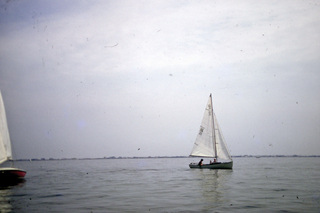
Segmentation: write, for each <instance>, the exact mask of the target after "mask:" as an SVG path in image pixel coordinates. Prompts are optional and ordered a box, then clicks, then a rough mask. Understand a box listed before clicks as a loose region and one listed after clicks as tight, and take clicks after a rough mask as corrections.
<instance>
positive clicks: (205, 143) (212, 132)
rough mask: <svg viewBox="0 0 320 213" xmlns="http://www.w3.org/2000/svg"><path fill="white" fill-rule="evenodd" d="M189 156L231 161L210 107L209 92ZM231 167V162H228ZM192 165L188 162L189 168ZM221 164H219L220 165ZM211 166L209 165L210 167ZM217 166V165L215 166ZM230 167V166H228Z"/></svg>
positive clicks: (210, 98) (210, 97)
mask: <svg viewBox="0 0 320 213" xmlns="http://www.w3.org/2000/svg"><path fill="white" fill-rule="evenodd" d="M190 156H194V157H210V158H215V159H219V160H222V161H225V162H226V161H229V162H232V159H231V156H230V153H229V151H228V148H227V146H226V143H225V140H224V138H223V135H222V132H221V129H220V127H219V124H218V121H217V118H216V115H215V114H214V112H213V107H212V95H211V94H210V96H209V100H208V103H207V106H206V108H205V111H204V115H203V118H202V122H201V126H200V130H199V133H198V135H197V138H196V141H195V143H194V145H193V149H192V151H191V154H190ZM230 165H231V168H232V163H231V164H230ZM193 166H194V165H192V164H190V168H196V167H193ZM220 166H221V165H220ZM211 167H212V166H210V168H211ZM216 167H217V166H216ZM228 167H230V166H228Z"/></svg>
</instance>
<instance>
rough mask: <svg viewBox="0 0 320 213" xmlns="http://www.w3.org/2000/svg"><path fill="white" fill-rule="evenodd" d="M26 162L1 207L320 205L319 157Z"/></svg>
mask: <svg viewBox="0 0 320 213" xmlns="http://www.w3.org/2000/svg"><path fill="white" fill-rule="evenodd" d="M197 161H198V159H194V158H161V159H103V160H60V161H32V162H27V161H25V162H24V161H22V162H16V163H15V166H16V167H19V168H23V169H26V170H27V172H28V173H27V176H26V181H25V182H23V183H19V184H17V185H14V186H8V187H1V189H0V212H320V158H316V157H312V158H311V157H310V158H303V157H296V158H291V157H285V158H284V157H283V158H276V157H273V158H249V157H248V158H234V169H233V170H208V169H189V167H188V164H189V163H190V162H197Z"/></svg>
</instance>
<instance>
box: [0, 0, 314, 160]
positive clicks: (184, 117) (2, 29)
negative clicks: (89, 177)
mask: <svg viewBox="0 0 320 213" xmlns="http://www.w3.org/2000/svg"><path fill="white" fill-rule="evenodd" d="M0 2H1V3H0V5H1V6H0V90H1V92H2V95H3V99H4V103H5V106H6V111H7V120H8V123H9V131H10V136H11V141H12V143H13V149H14V156H15V157H16V158H40V157H44V158H50V157H54V158H62V157H104V156H172V155H189V154H190V152H191V149H192V147H193V143H194V140H195V138H196V135H197V133H198V130H199V126H200V123H201V119H202V115H203V112H204V108H205V105H206V103H207V99H208V96H209V94H210V93H212V94H213V104H214V110H215V113H216V115H217V118H218V121H219V123H220V126H221V128H222V132H223V134H224V137H225V139H226V142H227V145H228V147H229V149H230V152H231V154H232V155H244V154H252V155H259V154H266V155H269V154H288V155H290V154H301V155H310V154H320V25H319V23H320V13H319V11H320V3H319V1H300V0H297V1H292V0H290V1H278V0H276V1H271V0H268V1H256V0H252V1H224V0H223V1H185V0H183V1H177V0H174V1H162V0H161V1H139V0H138V1H137V0H135V1H121V0H117V1H78V0H74V1H72V0H71V1H42V0H41V1H36V0H30V1H20V0H17V1H14V0H13V1H8V2H7V1H4V0H1V1H0ZM139 149H140V150H139Z"/></svg>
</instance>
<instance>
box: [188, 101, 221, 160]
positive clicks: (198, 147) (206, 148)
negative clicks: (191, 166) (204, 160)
mask: <svg viewBox="0 0 320 213" xmlns="http://www.w3.org/2000/svg"><path fill="white" fill-rule="evenodd" d="M212 129H213V121H212V106H211V99H210V98H209V100H208V103H207V106H206V109H205V110H204V115H203V118H202V122H201V126H200V130H199V133H198V135H197V138H196V141H195V143H194V145H193V149H192V151H191V154H190V156H200V157H215V150H214V147H213V145H214V143H213V134H212V133H213V131H212Z"/></svg>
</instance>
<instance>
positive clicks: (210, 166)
mask: <svg viewBox="0 0 320 213" xmlns="http://www.w3.org/2000/svg"><path fill="white" fill-rule="evenodd" d="M189 167H190V168H191V169H232V167H233V162H232V161H231V162H221V163H220V162H218V163H213V164H203V165H201V166H199V165H198V164H197V163H190V164H189Z"/></svg>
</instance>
